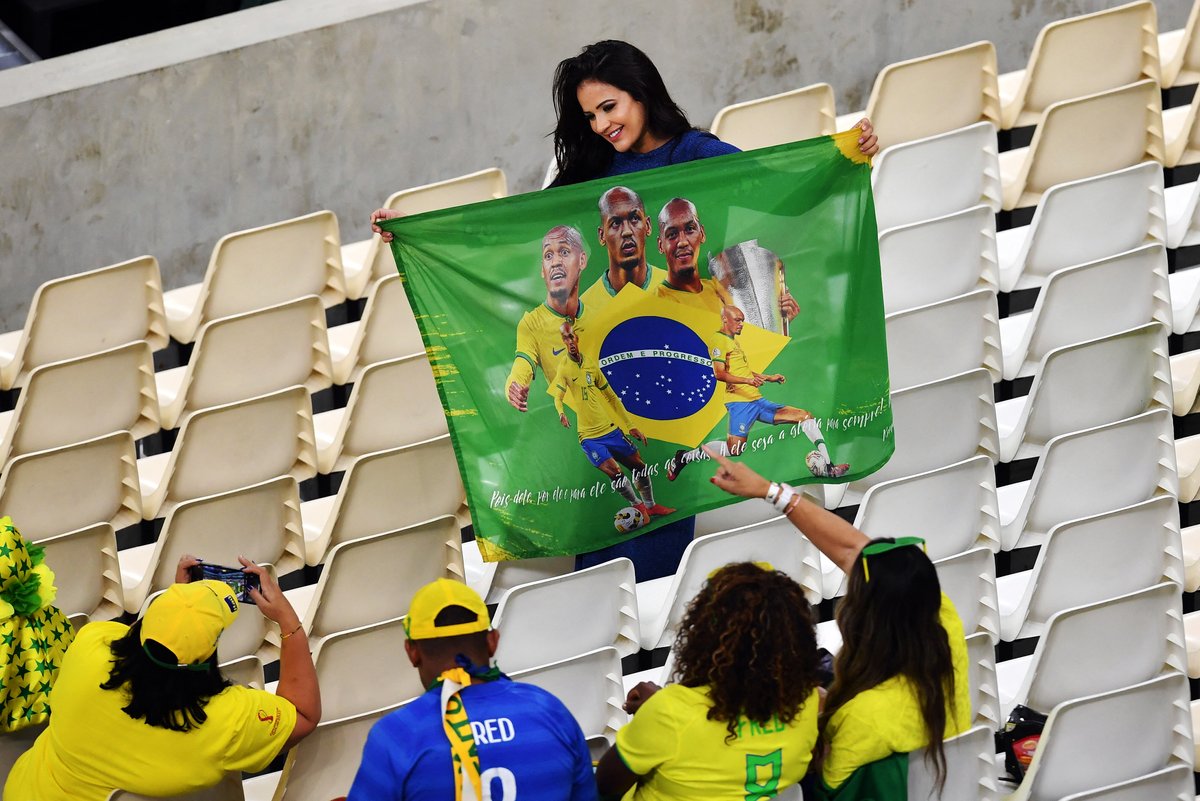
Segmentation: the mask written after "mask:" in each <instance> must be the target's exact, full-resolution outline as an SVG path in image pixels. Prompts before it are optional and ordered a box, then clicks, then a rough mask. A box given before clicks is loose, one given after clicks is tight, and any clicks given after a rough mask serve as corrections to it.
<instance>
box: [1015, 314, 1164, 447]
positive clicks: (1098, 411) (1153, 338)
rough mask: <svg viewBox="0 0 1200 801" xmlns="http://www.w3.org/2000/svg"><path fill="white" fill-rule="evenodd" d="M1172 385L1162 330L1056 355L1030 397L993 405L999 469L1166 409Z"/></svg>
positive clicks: (1137, 331)
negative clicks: (1059, 439) (1068, 437)
mask: <svg viewBox="0 0 1200 801" xmlns="http://www.w3.org/2000/svg"><path fill="white" fill-rule="evenodd" d="M1170 377H1171V366H1170V362H1169V361H1168V360H1167V327H1166V326H1165V325H1163V324H1161V323H1150V324H1148V325H1143V326H1139V327H1137V328H1131V329H1129V330H1127V331H1121V332H1119V333H1116V334H1109V335H1108V336H1103V337H1097V338H1095V339H1090V340H1087V341H1086V342H1080V343H1077V344H1074V345H1065V346H1063V347H1061V348H1055V349H1054V350H1052V351H1050V352H1049V353H1047V354H1046V356H1045V357H1044V358H1043V359H1042V362H1041V364H1040V365H1039V366H1038V369H1037V372H1036V373H1035V374H1034V377H1033V386H1032V387H1030V390H1029V394H1028V395H1026V396H1024V397H1021V398H1013V399H1011V400H1006V401H1000V402H999V403H997V404H996V424H997V427H998V430H999V434H1000V461H1002V462H1011V461H1013V460H1014V459H1027V458H1030V457H1033V456H1037V455H1039V454H1040V453H1041V452H1042V450H1043V449H1044V448H1045V444H1046V443H1047V442H1049V441H1050V440H1051V439H1053V438H1054V437H1056V436H1058V435H1059V434H1066V433H1069V432H1071V431H1079V430H1081V429H1084V428H1089V427H1091V426H1098V425H1103V424H1104V423H1111V422H1113V421H1115V420H1123V419H1125V418H1127V417H1131V416H1133V415H1136V414H1141V413H1142V412H1145V411H1150V410H1153V409H1169V408H1171V385H1170Z"/></svg>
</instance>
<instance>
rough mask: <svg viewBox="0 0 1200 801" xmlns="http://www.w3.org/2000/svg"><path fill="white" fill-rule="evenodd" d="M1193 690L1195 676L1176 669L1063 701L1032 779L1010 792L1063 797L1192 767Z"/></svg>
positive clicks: (1025, 800) (1051, 799)
mask: <svg viewBox="0 0 1200 801" xmlns="http://www.w3.org/2000/svg"><path fill="white" fill-rule="evenodd" d="M1111 657H1112V654H1108V655H1106V657H1105V661H1106V662H1111V661H1113V660H1112V658H1111ZM1187 698H1188V688H1187V679H1186V678H1185V677H1184V676H1183V675H1182V674H1178V673H1176V674H1172V675H1167V676H1159V677H1158V678H1154V679H1150V680H1149V681H1145V682H1142V683H1141V684H1135V685H1133V686H1131V687H1124V688H1121V689H1119V690H1111V691H1109V692H1103V693H1097V694H1096V695H1089V696H1086V697H1084V698H1076V699H1074V700H1071V701H1065V702H1063V703H1062V704H1059V705H1058V706H1056V707H1055V708H1054V709H1053V710H1051V711H1050V715H1049V719H1048V720H1047V721H1046V726H1045V728H1044V729H1043V730H1042V737H1041V740H1040V742H1039V744H1038V749H1037V751H1036V752H1035V753H1034V756H1033V762H1032V763H1031V764H1030V766H1029V771H1028V772H1027V773H1026V775H1025V780H1024V781H1023V782H1022V783H1021V785H1020V787H1018V788H1017V790H1016V792H1014V793H1013V794H1012V795H1010V796H1009V799H1011V801H1059V799H1062V798H1064V797H1065V796H1069V795H1070V794H1071V793H1079V792H1083V791H1088V790H1094V789H1096V788H1098V787H1104V786H1105V785H1109V784H1115V783H1118V782H1122V781H1127V780H1130V779H1134V778H1137V777H1139V776H1144V775H1146V774H1147V773H1153V772H1155V771H1158V770H1161V769H1163V768H1167V767H1173V766H1174V765H1178V764H1184V765H1187V766H1188V767H1190V766H1191V751H1192V722H1191V715H1190V712H1189V710H1188V705H1187ZM1131 732H1136V733H1137V736H1135V737H1131V736H1129V734H1130V733H1131ZM1156 801H1157V800H1156Z"/></svg>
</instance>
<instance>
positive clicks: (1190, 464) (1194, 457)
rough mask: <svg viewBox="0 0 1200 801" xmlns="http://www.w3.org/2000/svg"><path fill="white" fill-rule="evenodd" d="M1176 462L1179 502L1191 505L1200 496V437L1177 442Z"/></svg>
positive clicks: (1194, 436)
mask: <svg viewBox="0 0 1200 801" xmlns="http://www.w3.org/2000/svg"><path fill="white" fill-rule="evenodd" d="M1175 460H1176V465H1177V469H1178V471H1179V502H1180V503H1191V502H1192V501H1194V500H1196V497H1197V495H1200V435H1193V436H1190V437H1184V438H1183V439H1180V440H1178V441H1176V443H1175Z"/></svg>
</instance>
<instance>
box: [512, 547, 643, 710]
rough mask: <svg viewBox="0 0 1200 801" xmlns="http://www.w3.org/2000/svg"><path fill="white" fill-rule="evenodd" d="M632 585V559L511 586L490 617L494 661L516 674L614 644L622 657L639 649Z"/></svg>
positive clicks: (634, 596) (618, 560) (635, 598)
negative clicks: (495, 637) (496, 633)
mask: <svg viewBox="0 0 1200 801" xmlns="http://www.w3.org/2000/svg"><path fill="white" fill-rule="evenodd" d="M634 585H635V579H634V574H633V562H631V561H629V560H628V559H614V560H612V561H611V562H605V563H604V564H601V565H596V566H595V567H590V568H587V569H586V570H580V571H578V572H575V573H569V574H567V575H565V576H557V577H555V578H548V579H542V580H541V581H535V582H532V583H530V584H524V585H521V586H519V587H513V588H512V589H511V590H509V591H508V592H506V593H505V594H504V597H502V598H501V599H500V605H499V607H498V608H497V609H496V613H495V614H494V615H492V625H493V627H495V628H497V629H499V630H500V631H501V636H500V645H499V647H498V648H497V649H496V662H497V664H499V665H501V666H502V668H503V670H505V671H506V672H515V671H519V670H526V669H528V668H531V667H536V666H537V665H545V664H548V663H550V662H557V661H559V660H560V659H566V658H567V657H571V656H575V655H577V654H581V653H584V652H585V651H593V650H595V649H597V648H606V647H613V648H616V649H617V651H618V653H620V655H621V656H623V657H624V656H629V655H630V654H634V653H637V650H638V636H639V634H640V631H639V628H638V603H637V595H636V593H635V592H634ZM592 733H593V734H594V733H595V732H592Z"/></svg>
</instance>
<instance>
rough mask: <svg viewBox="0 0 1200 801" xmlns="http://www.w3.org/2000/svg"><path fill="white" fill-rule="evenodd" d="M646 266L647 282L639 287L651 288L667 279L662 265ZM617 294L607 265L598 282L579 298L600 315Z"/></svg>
mask: <svg viewBox="0 0 1200 801" xmlns="http://www.w3.org/2000/svg"><path fill="white" fill-rule="evenodd" d="M646 266H647V267H648V268H649V269H648V270H647V271H646V282H645V283H644V284H642V285H641V286H640V287H638V289H643V290H645V289H649V288H650V287H652V286H656V285H657V284H659V283H660V282H662V281H665V280H667V271H666V270H664V269H663V268H661V267H655V266H654V265H652V264H648V265H646ZM616 296H617V292H616V290H615V289H613V287H612V284H611V283H610V282H609V280H608V269H607V267H606V268H605V270H604V272H602V273H601V274H600V277H599V278H597V279H596V283H594V284H592V285H591V286H590V287H588V288H587V289H586V290H584V292H583V294H582V295H580V296H579V299H580V300H581V301H582V302H583V303H585V304H586V305H587V307H588V308H589V309H591V310H592V314H594V315H596V316H599V315H601V314H603V313H604V309H605V307H606V306H608V303H609V301H611V300H612V299H613V298H615V297H616Z"/></svg>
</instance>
